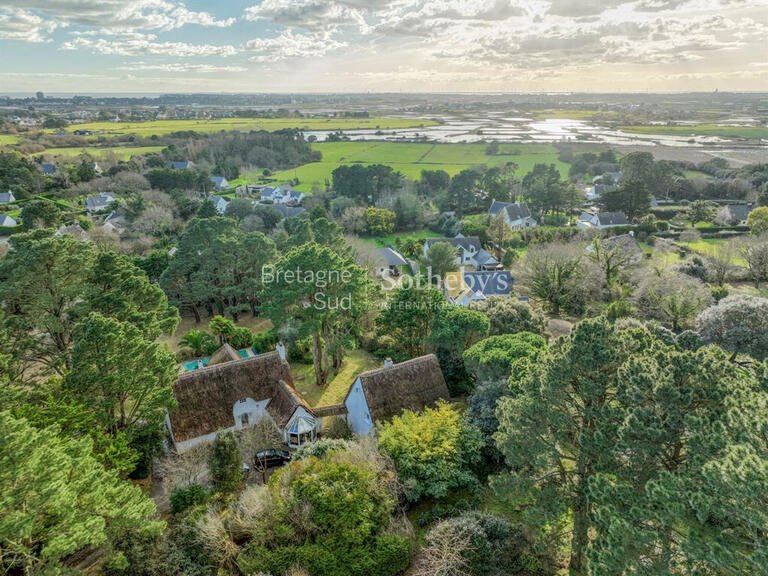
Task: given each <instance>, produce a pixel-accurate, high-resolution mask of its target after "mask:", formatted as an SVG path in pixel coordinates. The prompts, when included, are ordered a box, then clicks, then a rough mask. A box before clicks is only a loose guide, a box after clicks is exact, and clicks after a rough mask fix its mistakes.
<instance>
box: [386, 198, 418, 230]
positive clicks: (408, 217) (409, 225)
mask: <svg viewBox="0 0 768 576" xmlns="http://www.w3.org/2000/svg"><path fill="white" fill-rule="evenodd" d="M392 211H393V212H394V213H395V214H396V217H395V229H397V230H414V229H416V228H420V227H421V226H422V225H423V224H424V209H423V208H422V206H421V202H420V201H419V199H418V198H417V197H416V196H415V195H413V194H410V193H407V192H401V193H400V194H398V195H397V196H396V197H395V200H394V202H393V203H392Z"/></svg>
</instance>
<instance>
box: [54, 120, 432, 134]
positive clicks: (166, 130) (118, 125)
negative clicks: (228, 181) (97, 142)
mask: <svg viewBox="0 0 768 576" xmlns="http://www.w3.org/2000/svg"><path fill="white" fill-rule="evenodd" d="M435 124H437V122H435V121H433V120H426V119H424V118H395V117H374V118H217V119H202V120H151V121H148V122H89V123H86V124H72V125H71V126H68V127H67V128H66V130H67V131H69V132H73V131H75V130H91V131H94V132H99V133H100V134H102V135H104V134H113V135H116V134H135V135H137V136H152V135H153V134H154V135H157V136H162V135H163V134H170V133H171V132H186V131H194V132H209V133H210V132H220V131H222V130H240V131H249V130H267V131H270V132H274V131H276V130H282V129H284V128H299V129H302V130H354V129H363V128H367V129H378V128H381V129H382V130H384V129H396V128H417V127H420V126H434V125H435Z"/></svg>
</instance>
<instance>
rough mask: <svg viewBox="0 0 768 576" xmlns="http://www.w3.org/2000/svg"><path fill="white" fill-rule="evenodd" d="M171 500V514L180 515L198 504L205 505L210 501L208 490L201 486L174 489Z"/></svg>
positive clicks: (194, 485)
mask: <svg viewBox="0 0 768 576" xmlns="http://www.w3.org/2000/svg"><path fill="white" fill-rule="evenodd" d="M170 500H171V514H179V513H181V512H184V511H185V510H187V509H189V508H191V507H193V506H197V505H198V504H205V503H206V502H207V501H208V490H206V488H205V486H202V485H200V484H190V485H189V486H182V487H178V488H174V489H173V490H171V499H170Z"/></svg>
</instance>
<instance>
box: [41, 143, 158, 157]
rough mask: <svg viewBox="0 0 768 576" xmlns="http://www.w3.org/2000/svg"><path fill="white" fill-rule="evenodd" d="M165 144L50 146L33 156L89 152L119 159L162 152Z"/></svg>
mask: <svg viewBox="0 0 768 576" xmlns="http://www.w3.org/2000/svg"><path fill="white" fill-rule="evenodd" d="M163 148H164V146H112V147H106V148H99V147H96V146H85V147H80V148H77V147H72V148H48V149H47V150H45V151H44V152H37V153H35V154H33V156H43V155H44V156H58V157H61V158H77V157H78V156H80V155H81V154H87V155H88V156H90V157H91V158H95V159H97V160H102V159H105V158H109V157H111V156H113V155H114V157H115V158H116V159H117V160H125V161H127V160H130V159H131V157H133V156H141V155H142V154H150V153H152V152H160V151H161V150H162V149H163Z"/></svg>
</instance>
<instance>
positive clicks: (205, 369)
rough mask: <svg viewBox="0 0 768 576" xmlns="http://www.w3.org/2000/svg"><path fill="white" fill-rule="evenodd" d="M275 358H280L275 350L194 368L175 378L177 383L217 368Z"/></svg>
mask: <svg viewBox="0 0 768 576" xmlns="http://www.w3.org/2000/svg"><path fill="white" fill-rule="evenodd" d="M275 356H277V357H278V358H279V357H280V354H279V353H278V352H277V350H272V351H271V352H264V353H263V354H257V355H256V356H248V357H247V358H238V359H236V360H235V359H232V360H230V361H228V362H220V363H218V364H213V365H211V366H203V367H202V368H195V369H194V370H189V371H187V372H184V373H183V374H179V377H178V378H177V382H178V381H179V380H182V379H186V378H191V377H194V376H195V375H197V374H200V373H201V372H213V371H215V370H217V369H219V368H224V367H227V366H232V365H234V364H247V363H248V362H256V361H257V360H259V361H261V360H267V359H268V358H273V357H275Z"/></svg>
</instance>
